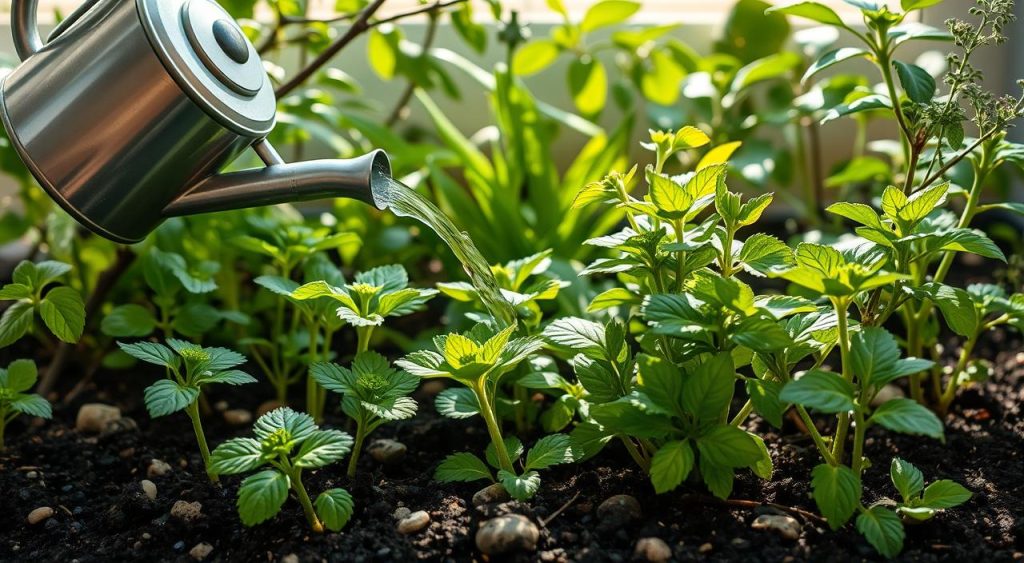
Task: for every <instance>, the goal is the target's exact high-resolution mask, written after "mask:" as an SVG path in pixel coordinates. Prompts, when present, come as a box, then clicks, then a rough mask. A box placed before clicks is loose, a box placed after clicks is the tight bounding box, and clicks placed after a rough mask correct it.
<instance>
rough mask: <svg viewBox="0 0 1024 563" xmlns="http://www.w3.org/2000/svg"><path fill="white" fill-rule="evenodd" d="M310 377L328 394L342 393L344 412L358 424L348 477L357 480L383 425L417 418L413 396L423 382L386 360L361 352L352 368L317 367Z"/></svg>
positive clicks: (312, 369) (325, 365)
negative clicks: (366, 449)
mask: <svg viewBox="0 0 1024 563" xmlns="http://www.w3.org/2000/svg"><path fill="white" fill-rule="evenodd" d="M310 376H311V377H312V378H313V379H314V380H315V381H316V382H317V383H319V384H320V386H321V387H323V388H324V389H326V390H328V391H333V392H335V393H340V394H341V395H342V396H343V398H342V402H341V408H342V410H343V411H344V412H345V414H346V415H348V416H349V417H350V418H351V419H352V420H354V421H355V423H356V439H355V449H354V450H353V452H352V457H351V458H350V459H349V464H348V476H349V477H350V478H351V477H355V475H356V468H357V467H358V463H359V454H360V452H362V449H363V442H364V441H365V440H366V437H367V436H369V435H370V433H371V432H373V431H374V430H376V429H377V428H378V427H379V426H380V425H381V424H384V423H386V422H392V421H395V420H404V419H407V418H412V417H413V416H415V415H416V408H417V405H416V401H415V400H413V399H412V398H411V397H409V395H410V394H411V393H412V392H413V391H415V390H416V387H418V386H419V378H418V377H416V376H414V375H411V374H408V373H406V372H404V371H399V370H396V369H393V368H392V367H391V366H390V365H389V364H388V361H387V359H385V358H384V356H381V355H380V354H378V353H376V352H361V353H359V354H358V355H356V357H355V359H354V360H352V368H351V369H348V368H344V367H342V366H339V365H338V364H333V363H326V362H321V363H316V364H313V365H312V366H311V367H310Z"/></svg>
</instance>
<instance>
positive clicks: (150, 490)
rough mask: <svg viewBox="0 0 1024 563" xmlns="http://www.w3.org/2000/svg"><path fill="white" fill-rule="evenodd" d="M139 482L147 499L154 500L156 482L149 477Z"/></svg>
mask: <svg viewBox="0 0 1024 563" xmlns="http://www.w3.org/2000/svg"><path fill="white" fill-rule="evenodd" d="M139 484H140V485H142V492H144V493H146V496H147V497H149V500H156V483H154V482H152V481H150V480H149V479H143V480H142V482H141V483H139Z"/></svg>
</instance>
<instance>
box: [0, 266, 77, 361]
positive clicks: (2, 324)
mask: <svg viewBox="0 0 1024 563" xmlns="http://www.w3.org/2000/svg"><path fill="white" fill-rule="evenodd" d="M70 271H71V266H69V265H68V264H65V263H63V262H55V261H52V260H47V261H45V262H39V263H33V262H29V261H28V260H25V261H22V262H21V263H20V264H18V266H17V267H16V268H15V269H14V275H13V279H12V283H9V284H7V285H5V286H4V287H3V288H2V289H0V300H3V301H14V303H11V305H10V306H9V307H7V310H6V311H4V314H3V317H0V347H3V346H10V345H11V344H13V343H14V342H16V341H17V340H19V339H20V338H21V337H23V336H25V335H26V334H34V335H36V336H37V337H39V338H40V339H43V335H41V334H40V333H39V332H38V331H37V329H36V318H37V317H38V318H39V319H41V320H42V322H43V325H44V326H45V327H46V329H47V330H48V331H49V332H50V333H51V334H53V335H54V336H56V337H57V338H58V339H60V340H61V341H63V342H69V343H72V344H73V343H75V342H78V340H79V339H80V338H82V331H83V330H85V303H84V302H83V301H82V296H81V294H79V292H78V291H77V290H75V289H73V288H71V287H68V286H65V285H60V284H58V285H56V286H55V287H51V286H52V285H53V284H54V283H57V282H58V281H59V280H60V279H61V278H62V277H64V276H65V275H66V274H67V273H68V272H70ZM43 343H44V344H46V345H51V343H50V342H48V341H47V340H45V339H43Z"/></svg>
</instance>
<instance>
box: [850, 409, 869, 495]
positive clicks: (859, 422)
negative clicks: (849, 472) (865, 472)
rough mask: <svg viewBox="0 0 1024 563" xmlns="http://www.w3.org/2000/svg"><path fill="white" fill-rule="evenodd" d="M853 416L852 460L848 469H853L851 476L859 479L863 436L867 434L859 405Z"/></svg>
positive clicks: (862, 464)
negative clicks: (854, 418) (854, 423)
mask: <svg viewBox="0 0 1024 563" xmlns="http://www.w3.org/2000/svg"><path fill="white" fill-rule="evenodd" d="M854 416H855V417H856V426H855V427H854V429H853V459H852V460H851V463H850V467H851V469H853V474H854V475H856V476H857V478H858V479H860V473H861V470H862V469H863V467H864V463H863V459H864V434H865V432H867V422H866V421H865V420H864V413H862V412H861V411H860V406H859V405H858V409H857V411H856V412H855V415H854Z"/></svg>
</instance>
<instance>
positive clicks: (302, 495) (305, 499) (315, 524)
mask: <svg viewBox="0 0 1024 563" xmlns="http://www.w3.org/2000/svg"><path fill="white" fill-rule="evenodd" d="M289 477H290V478H291V481H292V490H294V491H295V496H297V497H299V504H301V505H302V511H303V512H304V513H305V514H306V520H307V521H308V522H309V526H310V527H311V528H313V531H314V532H316V533H318V534H322V533H324V525H323V524H321V523H320V518H318V517H317V515H316V511H315V510H313V503H312V501H310V500H309V493H307V492H306V487H304V486H303V485H302V470H301V469H292V471H291V473H290V474H289Z"/></svg>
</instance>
